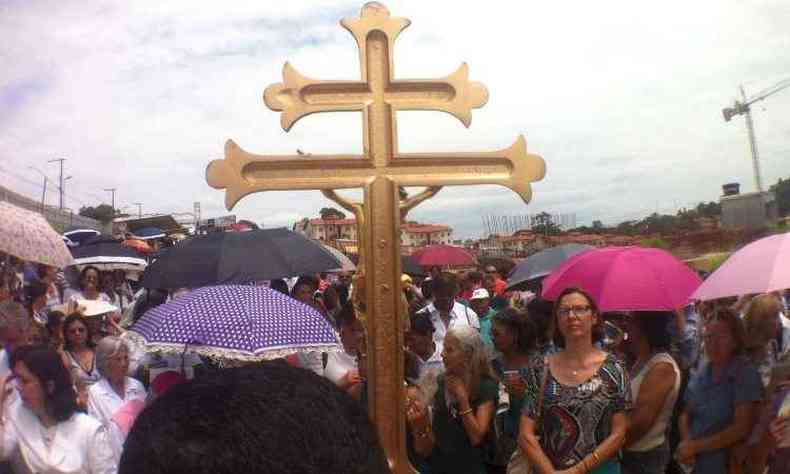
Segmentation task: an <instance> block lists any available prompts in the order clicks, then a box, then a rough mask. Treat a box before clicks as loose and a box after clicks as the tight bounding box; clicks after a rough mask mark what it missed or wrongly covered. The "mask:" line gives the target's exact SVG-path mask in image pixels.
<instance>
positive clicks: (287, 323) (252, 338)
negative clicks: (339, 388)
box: [130, 285, 340, 361]
mask: <svg viewBox="0 0 790 474" xmlns="http://www.w3.org/2000/svg"><path fill="white" fill-rule="evenodd" d="M130 334H131V335H132V337H133V338H137V339H138V340H141V341H142V342H143V343H144V344H145V347H146V350H148V351H151V352H154V351H160V352H170V353H178V354H181V353H182V352H183V351H184V348H185V346H187V347H188V348H189V349H190V350H192V351H194V352H196V353H198V354H200V355H204V356H208V357H212V358H215V359H220V360H222V359H225V360H244V361H255V360H267V359H275V358H280V357H285V356H287V355H290V354H293V353H295V352H302V351H304V352H308V351H335V350H338V349H339V348H340V342H339V340H338V335H337V333H336V332H335V331H334V329H333V328H332V326H331V325H330V324H329V322H328V321H327V320H326V319H325V318H324V317H323V316H322V315H321V313H319V312H318V311H316V310H315V309H313V308H312V307H310V306H307V305H305V304H303V303H300V302H298V301H296V300H294V299H292V298H290V297H288V296H286V295H284V294H282V293H280V292H279V291H275V290H271V289H269V288H265V287H262V286H239V285H221V286H210V287H205V288H200V289H197V290H195V291H192V292H190V293H188V294H186V295H184V296H182V297H180V298H177V299H174V300H172V301H170V302H168V303H165V304H163V305H160V306H157V307H156V308H154V309H152V310H151V311H148V312H147V313H145V314H144V315H143V317H142V318H140V320H139V321H137V323H135V324H134V326H132V327H131V329H130Z"/></svg>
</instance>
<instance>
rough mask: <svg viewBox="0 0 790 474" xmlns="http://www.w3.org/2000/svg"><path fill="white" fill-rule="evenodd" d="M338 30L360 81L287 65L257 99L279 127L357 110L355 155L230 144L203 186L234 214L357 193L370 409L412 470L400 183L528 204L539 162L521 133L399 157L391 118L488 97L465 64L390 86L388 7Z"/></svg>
mask: <svg viewBox="0 0 790 474" xmlns="http://www.w3.org/2000/svg"><path fill="white" fill-rule="evenodd" d="M341 24H342V25H343V26H344V27H345V28H346V29H347V30H348V31H349V32H351V34H352V35H354V38H355V39H356V41H357V44H358V46H359V57H360V69H361V76H362V77H361V80H360V81H322V80H315V79H309V78H307V77H305V76H303V75H301V74H300V73H299V72H297V71H296V69H294V68H293V67H292V66H291V65H290V64H288V63H286V64H285V67H284V70H283V83H280V84H274V85H271V86H269V87H268V88H266V90H265V92H264V101H265V103H266V105H267V106H268V107H269V108H270V109H272V110H275V111H282V115H281V123H282V126H283V129H285V130H286V131H287V130H289V129H290V128H291V126H293V125H294V123H296V122H297V121H298V120H299V119H300V118H302V117H304V116H306V115H309V114H312V113H319V112H336V111H361V112H362V114H363V118H364V120H363V124H364V125H363V128H364V150H363V154H362V155H356V156H348V155H307V156H273V155H254V154H252V153H248V152H246V151H244V150H242V149H241V148H240V147H239V146H238V145H236V143H234V142H233V141H231V140H228V142H227V143H226V144H225V159H224V160H215V161H212V162H211V163H210V164H209V166H208V168H207V170H206V179H207V181H208V183H209V184H210V185H211V186H212V187H214V188H218V189H226V194H225V204H226V205H227V207H228V209H231V208H232V207H233V206H234V205H235V204H236V203H237V202H238V201H239V199H241V198H242V197H244V196H246V195H248V194H250V193H254V192H259V191H272V190H294V189H319V190H331V189H342V188H360V187H361V188H364V206H362V207H361V208H360V209H361V210H360V212H362V213H364V217H365V224H366V225H365V226H364V229H360V230H361V231H362V232H363V233H364V234H365V235H364V238H363V239H360V243H361V245H362V246H361V247H360V252H361V253H362V254H364V255H365V256H366V261H365V274H366V284H365V287H366V288H365V290H366V295H365V296H366V298H365V299H366V301H367V302H368V313H369V321H368V328H367V329H368V334H369V344H368V347H369V348H370V350H369V351H368V352H369V355H368V360H369V363H368V364H369V367H370V369H369V370H370V378H369V383H370V386H369V403H370V405H369V406H370V413H371V416H372V418H373V421H374V422H375V423H376V426H377V430H378V433H379V436H380V441H381V443H382V445H383V447H384V449H385V450H386V451H387V454H388V456H389V459H390V462H391V464H392V468H393V472H396V473H405V472H411V470H410V468H409V463H408V460H407V457H406V448H405V425H404V410H403V407H404V398H403V393H402V392H403V390H402V388H403V387H402V386H403V354H402V342H403V334H402V331H401V327H402V326H401V320H402V318H403V317H405V316H406V315H403V314H400V313H399V311H398V308H399V303H400V240H399V227H400V217H401V210H400V201H399V197H398V186H399V185H400V186H429V187H433V188H434V189H435V188H436V187H437V186H446V185H465V184H499V185H503V186H507V187H509V188H510V189H512V190H513V191H515V192H516V193H518V194H519V195H520V196H521V197H522V199H523V200H524V202H529V200H530V198H531V196H532V191H531V188H530V182H533V181H537V180H540V179H542V178H543V176H544V174H545V164H544V162H543V159H542V158H541V157H540V156H538V155H533V154H528V153H527V149H526V141H525V140H524V138H523V136H520V137H519V138H518V139H517V140H516V142H515V143H514V144H513V145H512V146H510V147H508V148H505V149H502V150H498V151H493V152H480V153H410V154H403V153H398V146H397V131H396V119H395V112H397V111H398V110H434V111H443V112H447V113H449V114H451V115H453V116H455V117H456V118H458V119H459V120H460V121H461V122H462V123H463V124H464V125H466V126H467V127H468V126H469V124H470V123H471V117H472V109H475V108H479V107H482V106H483V105H484V104H485V103H486V101H487V98H488V92H487V90H486V88H485V86H483V85H482V84H480V83H478V82H471V81H469V79H468V68H467V66H466V65H465V64H463V65H461V67H459V68H458V70H457V71H456V72H454V73H453V74H451V75H449V76H447V77H445V78H442V79H430V80H395V79H394V77H393V57H392V50H393V46H394V42H395V40H396V38H397V37H398V35H399V34H400V32H401V31H403V29H404V28H406V27H407V26H408V25H409V20H407V19H405V18H394V17H391V16H390V14H389V11H388V10H387V8H386V7H384V6H383V5H381V4H379V3H375V2H374V3H368V4H366V5H365V6H364V7H363V8H362V13H361V15H360V17H359V18H346V19H344V20H342V22H341Z"/></svg>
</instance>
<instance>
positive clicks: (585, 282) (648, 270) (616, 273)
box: [543, 247, 702, 312]
mask: <svg viewBox="0 0 790 474" xmlns="http://www.w3.org/2000/svg"><path fill="white" fill-rule="evenodd" d="M701 282H702V280H701V279H700V277H699V276H698V275H697V274H696V273H695V272H694V271H692V270H691V269H690V268H689V267H687V266H686V265H685V264H684V263H683V262H681V261H680V260H678V259H677V258H675V257H673V256H672V255H671V254H670V253H668V252H665V251H663V250H659V249H653V248H642V247H605V248H600V249H595V250H588V251H587V252H583V253H580V254H577V255H575V256H573V257H571V258H569V259H568V260H566V261H565V263H563V264H562V265H560V267H558V268H557V269H556V270H554V271H553V272H552V273H551V275H549V276H548V277H547V278H546V280H544V282H543V297H544V298H545V299H547V300H554V299H556V298H557V296H559V294H560V293H561V292H562V290H564V289H565V288H570V287H579V288H582V289H583V290H585V291H587V292H588V293H590V294H591V295H592V296H593V298H595V302H596V303H597V304H598V307H599V308H600V310H601V311H603V312H607V311H671V310H674V309H677V308H680V307H682V306H685V305H686V304H687V303H688V302H689V296H691V294H692V293H693V292H694V290H696V289H697V287H698V286H699V285H700V283H701Z"/></svg>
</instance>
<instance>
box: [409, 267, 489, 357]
mask: <svg viewBox="0 0 790 474" xmlns="http://www.w3.org/2000/svg"><path fill="white" fill-rule="evenodd" d="M431 287H432V288H431V290H432V293H433V303H431V304H429V305H428V306H426V307H425V308H423V309H422V310H420V311H419V314H428V315H429V316H430V317H431V322H432V323H433V326H434V328H435V331H434V333H433V340H434V341H436V343H437V344H439V345H442V343H443V342H444V336H445V335H447V330H448V329H450V328H453V327H456V326H471V327H473V328H475V329H477V330H480V321H479V320H478V319H477V314H476V313H475V312H474V310H472V309H470V308H469V307H468V306H464V305H462V304H461V303H459V302H457V301H456V300H455V297H456V296H457V295H458V280H457V279H456V278H455V275H452V274H450V273H444V274H442V275H440V276H439V277H437V278H434V279H433V280H432V281H431Z"/></svg>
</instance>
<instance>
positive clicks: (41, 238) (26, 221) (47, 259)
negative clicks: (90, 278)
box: [0, 202, 73, 268]
mask: <svg viewBox="0 0 790 474" xmlns="http://www.w3.org/2000/svg"><path fill="white" fill-rule="evenodd" d="M0 252H3V253H7V254H9V255H13V256H14V257H17V258H19V259H22V260H27V261H29V262H36V263H43V264H45V265H49V266H51V267H57V268H63V267H65V266H66V265H70V264H71V263H72V262H73V258H72V256H71V253H69V249H68V247H66V243H65V242H64V241H63V237H62V236H61V235H60V234H58V233H57V232H56V231H55V229H53V228H52V226H50V225H49V223H48V222H47V221H46V219H44V216H42V215H41V214H38V213H36V212H31V211H28V210H25V209H22V208H20V207H16V206H14V205H12V204H9V203H7V202H0Z"/></svg>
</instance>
